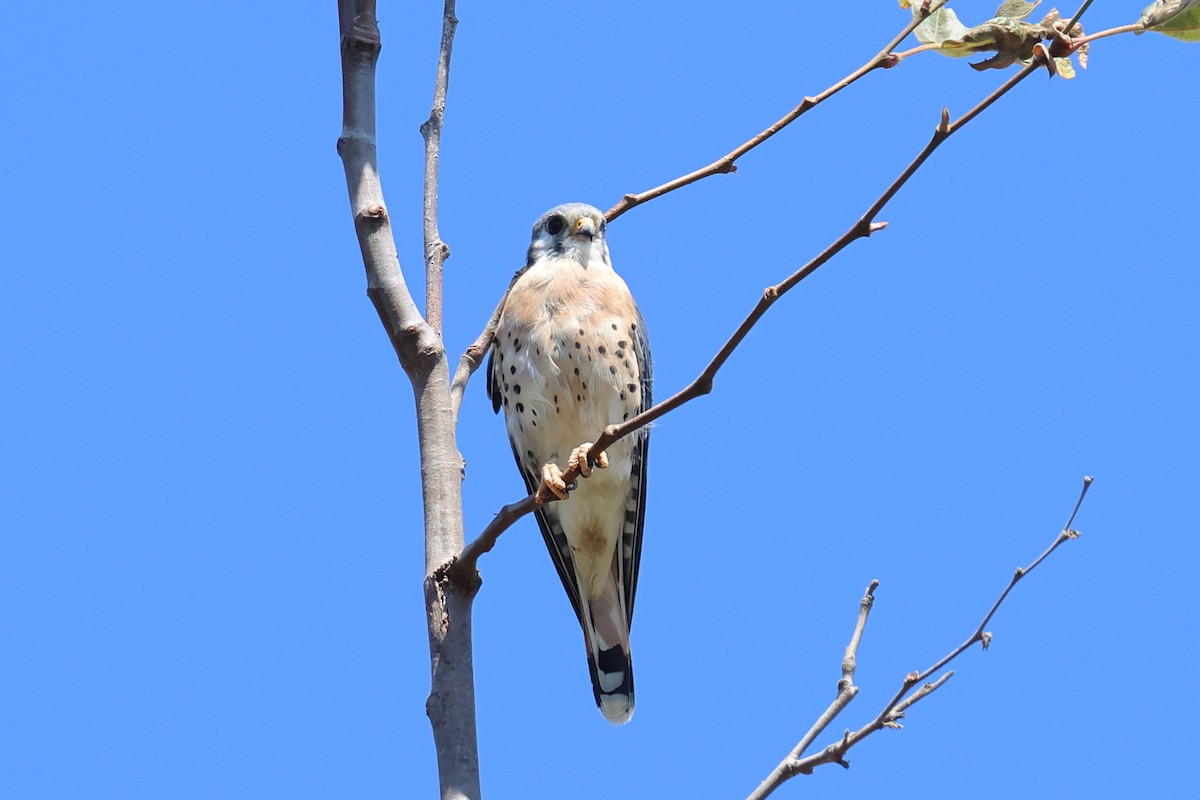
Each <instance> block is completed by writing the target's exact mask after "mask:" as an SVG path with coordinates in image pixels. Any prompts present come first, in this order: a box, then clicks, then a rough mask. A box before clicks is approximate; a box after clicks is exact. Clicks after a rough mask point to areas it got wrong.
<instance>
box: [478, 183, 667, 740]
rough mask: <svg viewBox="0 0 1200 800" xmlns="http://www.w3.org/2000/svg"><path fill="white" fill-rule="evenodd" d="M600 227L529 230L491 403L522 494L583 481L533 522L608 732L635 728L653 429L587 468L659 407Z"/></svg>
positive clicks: (576, 207) (580, 217) (638, 329)
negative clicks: (617, 427)
mask: <svg viewBox="0 0 1200 800" xmlns="http://www.w3.org/2000/svg"><path fill="white" fill-rule="evenodd" d="M604 229H605V224H604V215H603V214H602V213H601V212H600V211H599V210H598V209H596V208H593V207H592V206H589V205H584V204H583V203H568V204H566V205H561V206H558V207H557V208H552V209H551V210H550V211H547V212H546V214H545V215H544V216H542V218H541V219H539V220H538V221H537V224H535V225H534V226H533V241H532V242H531V243H530V245H529V256H528V259H527V260H526V262H525V268H524V269H523V270H521V272H520V273H519V274H518V277H517V279H516V282H515V283H514V284H513V286H512V289H511V290H510V291H509V294H508V299H507V301H506V302H505V304H504V309H503V311H502V312H501V315H500V321H499V325H498V326H497V328H496V338H495V340H494V342H493V345H492V350H491V355H490V363H489V364H488V385H487V391H488V397H490V398H491V400H492V406H493V407H494V408H495V409H496V411H499V410H500V408H501V407H503V408H504V419H505V422H506V423H507V426H508V436H509V441H510V442H511V443H512V449H513V455H515V456H516V458H517V466H518V467H519V468H520V470H521V477H523V478H524V479H525V486H526V487H527V488H528V489H529V491H530V492H531V493H534V492H537V493H538V495H539V497H540V498H545V497H548V496H549V494H550V493H553V494H555V495H558V496H559V497H560V498H566V496H567V495H566V493H567V488H568V487H567V486H566V485H565V484H564V483H563V480H562V473H563V471H564V470H566V469H568V468H569V467H570V465H572V464H575V463H578V464H579V467H580V470H581V474H582V475H583V476H584V477H585V478H586V480H582V481H580V482H579V485H578V488H576V489H575V490H574V491H572V492H571V495H570V497H569V498H568V499H565V500H563V501H562V502H553V503H545V504H542V505H541V506H540V507H539V508H538V509H537V512H536V514H537V521H538V526H539V527H540V528H541V529H542V537H543V538H544V539H545V540H546V546H547V548H548V549H549V550H550V557H551V559H553V561H554V566H555V567H557V569H558V575H559V577H560V578H562V582H563V586H564V587H565V588H566V590H567V596H568V597H570V599H571V605H572V606H573V607H574V608H575V614H576V616H578V617H579V623H580V625H581V626H582V627H583V638H584V644H585V646H586V648H587V658H588V666H589V668H590V669H591V673H592V689H593V692H594V694H595V696H596V705H598V706H599V707H600V712H601V713H602V714H603V715H604V718H605V719H607V720H608V721H609V722H613V723H615V724H618V725H619V724H623V723H625V722H628V721H629V719H630V717H632V716H633V662H632V661H631V658H630V648H629V626H630V622H631V620H632V619H633V599H634V591H635V589H636V587H637V574H638V561H639V560H640V558H641V552H642V523H643V520H644V519H645V510H646V502H645V501H646V454H647V447H648V445H649V433H648V431H647V429H646V428H643V429H641V430H640V431H638V432H637V433H635V434H632V435H630V436H627V437H625V438H624V439H621V440H620V441H618V442H617V443H615V444H613V445H612V446H611V447H609V448H608V450H607V451H606V452H604V453H600V454H599V455H598V456H596V457H595V458H594V459H593V460H594V461H595V462H596V463H595V466H596V467H599V468H600V469H593V468H592V467H590V466H589V465H588V453H589V452H590V450H591V439H592V438H594V437H595V436H597V435H599V434H600V432H601V431H603V430H604V428H605V427H606V426H608V425H610V424H612V423H619V422H621V421H623V420H626V419H629V418H630V417H632V416H633V415H635V414H637V413H638V412H639V411H643V410H645V409H647V408H649V407H650V405H651V400H650V345H649V343H648V342H647V340H646V328H645V325H644V324H643V322H642V315H641V313H639V311H638V308H637V305H636V304H635V303H634V302H633V296H632V295H631V294H630V293H629V287H627V286H626V285H625V281H623V280H621V278H620V276H618V275H617V273H615V272H613V268H612V262H611V261H610V260H609V255H608V244H607V242H606V241H605V237H604Z"/></svg>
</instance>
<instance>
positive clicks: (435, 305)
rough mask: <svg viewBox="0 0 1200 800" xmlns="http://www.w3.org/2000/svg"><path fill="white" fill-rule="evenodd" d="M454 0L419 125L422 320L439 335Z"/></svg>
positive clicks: (445, 16) (448, 8)
mask: <svg viewBox="0 0 1200 800" xmlns="http://www.w3.org/2000/svg"><path fill="white" fill-rule="evenodd" d="M454 3H455V0H446V6H445V11H444V13H443V14H442V44H441V47H440V48H439V50H438V63H437V77H436V78H435V79H434V82H433V107H432V108H431V109H430V111H429V119H427V120H426V121H425V122H423V123H422V124H421V136H422V137H423V138H424V139H425V192H424V202H423V209H424V226H423V229H424V235H425V319H426V320H428V322H429V325H430V327H431V328H433V329H434V331H436V332H437V333H438V335H439V336H440V335H441V333H442V267H443V266H444V265H445V263H446V259H447V258H449V257H450V248H449V247H447V246H446V243H445V242H443V241H442V235H441V232H440V231H439V230H438V167H439V165H440V162H441V155H442V154H441V151H442V121H443V119H444V118H445V116H446V90H447V89H448V88H449V85H450V53H451V51H452V50H453V49H454V31H455V29H456V28H457V27H458V19H457V18H455V16H454Z"/></svg>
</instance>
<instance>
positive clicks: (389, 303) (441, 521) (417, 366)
mask: <svg viewBox="0 0 1200 800" xmlns="http://www.w3.org/2000/svg"><path fill="white" fill-rule="evenodd" d="M453 6H454V3H453V2H452V0H447V4H446V7H447V12H446V17H448V18H451V19H446V20H445V21H444V23H443V37H442V48H441V52H440V54H439V59H438V78H437V82H436V88H435V91H434V97H435V99H434V114H433V116H432V117H431V119H433V118H434V117H436V118H437V124H436V126H431V130H430V133H429V134H427V135H426V166H427V174H426V203H425V220H426V228H425V230H426V244H427V246H426V251H427V256H428V255H432V258H431V259H430V261H432V262H434V263H433V267H432V268H431V269H427V274H428V275H429V276H430V284H429V285H430V286H432V287H433V291H431V292H430V294H429V297H430V314H431V317H432V318H433V319H435V321H436V320H437V319H438V318H440V316H441V310H440V309H441V305H440V304H441V277H440V275H441V263H442V261H444V259H445V252H444V245H441V243H440V239H439V238H438V236H437V225H436V222H437V205H436V202H437V141H438V139H437V137H436V135H431V134H435V133H436V131H440V108H441V106H442V105H444V102H445V89H446V85H447V72H446V70H448V68H449V63H450V44H451V41H452V36H453V31H454V24H453V22H452V17H453V13H452V12H453ZM338 20H339V24H340V30H341V51H342V98H343V107H342V113H343V126H342V135H341V137H340V138H339V139H338V153H339V154H340V155H341V157H342V164H343V166H344V168H345V171H346V185H347V188H348V190H349V193H350V205H351V209H352V211H353V214H354V224H355V229H356V230H357V231H358V240H359V247H360V249H361V250H362V256H363V264H364V266H365V267H366V271H367V294H368V296H369V297H370V298H371V301H372V302H373V303H374V304H375V308H376V310H377V311H378V313H379V318H380V320H381V321H382V322H383V326H384V329H385V330H386V331H387V334H388V337H389V339H390V340H391V342H392V346H393V347H394V348H395V350H396V354H397V356H398V357H399V359H400V363H401V364H402V365H403V367H404V370H405V372H406V373H407V374H408V376H409V379H410V381H411V383H412V387H413V395H414V398H415V400H416V406H417V433H418V436H419V441H420V451H421V499H422V505H423V509H424V525H425V575H426V577H425V602H426V611H427V622H428V636H429V656H430V663H431V666H432V669H431V673H432V674H431V679H430V691H429V699H428V701H427V702H426V713H427V714H428V715H429V719H430V722H431V724H432V726H433V738H434V745H435V747H436V748H437V757H438V779H439V782H440V785H441V794H442V797H443V798H444V800H459V798H478V797H479V794H480V792H479V748H478V744H477V736H476V730H475V675H474V667H473V663H472V659H471V602H472V600H473V598H474V596H475V592H476V590H477V588H478V584H477V583H474V584H472V583H471V582H469V581H450V580H447V576H446V574H445V572H444V571H443V570H441V569H439V568H440V567H441V566H442V565H444V564H446V563H448V562H450V561H451V560H452V559H453V557H454V556H455V554H457V553H458V552H459V551H461V550H462V546H463V522H462V482H461V460H460V458H459V455H458V447H457V445H456V443H455V439H454V428H455V424H454V416H453V414H451V413H450V368H449V364H448V363H447V360H446V350H445V348H444V347H443V346H442V341H441V336H440V334H439V332H438V331H437V329H436V327H435V326H433V325H430V324H429V323H427V322H426V321H425V320H424V319H423V318H422V317H421V314H420V312H419V311H418V310H417V307H416V304H415V303H414V302H413V298H412V295H411V294H410V292H409V290H408V286H407V285H406V284H405V282H404V276H403V274H402V272H401V270H400V262H399V259H398V257H397V256H396V243H395V238H394V236H393V233H392V228H391V222H390V218H389V216H388V212H387V206H386V205H385V204H384V200H383V190H382V186H381V184H380V180H379V169H378V162H377V153H376V139H375V64H376V61H377V60H378V57H379V51H380V42H381V40H380V35H379V26H378V24H377V23H376V19H375V2H374V0H339V2H338ZM430 243H433V246H430ZM439 324H440V323H439Z"/></svg>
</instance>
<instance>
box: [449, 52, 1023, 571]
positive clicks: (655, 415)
mask: <svg viewBox="0 0 1200 800" xmlns="http://www.w3.org/2000/svg"><path fill="white" fill-rule="evenodd" d="M1045 63H1046V54H1045V50H1042V51H1041V52H1039V53H1038V54H1037V55H1035V58H1034V61H1033V63H1032V64H1030V65H1029V66H1027V67H1025V68H1024V69H1022V70H1020V71H1019V72H1017V73H1016V74H1015V75H1013V76H1012V77H1011V78H1009V79H1008V80H1007V81H1005V82H1004V83H1003V84H1002V85H1001V86H1000V87H999V88H997V89H996V90H995V91H993V92H992V93H991V94H990V95H988V96H987V97H985V98H984V99H983V100H981V101H980V102H979V104H978V105H976V106H975V107H974V108H972V109H971V110H969V111H968V112H967V113H965V114H963V115H962V117H960V118H959V119H957V120H955V121H954V122H953V123H951V122H950V113H949V111H947V110H946V109H945V108H943V109H942V119H941V122H940V123H939V124H938V126H937V128H936V129H935V130H934V134H933V138H932V139H930V140H929V144H927V145H925V148H924V149H923V150H922V151H921V152H920V153H918V154H917V157H916V158H915V159H913V161H912V163H910V164H909V165H908V167H907V168H906V169H905V170H904V171H903V172H902V173H901V174H900V176H899V177H898V178H896V180H894V181H893V182H892V184H891V185H890V186H888V188H887V189H886V190H884V192H883V194H881V195H880V196H879V198H878V199H877V200H876V201H875V202H874V203H873V204H872V205H871V207H870V208H869V209H867V212H866V213H865V214H864V215H863V216H862V217H861V218H860V219H859V220H858V221H857V222H856V223H854V225H852V226H851V227H850V229H849V230H847V231H846V232H845V233H844V234H842V235H841V236H840V237H839V238H838V239H837V240H835V241H834V242H833V243H832V244H831V245H829V247H827V248H825V250H823V251H822V252H821V253H820V254H818V255H817V256H816V257H815V258H813V259H812V260H811V261H809V262H808V263H807V264H805V265H804V266H803V267H801V268H800V269H798V270H796V271H795V272H794V273H792V274H791V275H789V276H788V277H787V278H786V279H785V280H783V281H782V282H781V283H779V284H776V285H775V286H768V287H767V288H766V289H764V290H763V294H762V297H761V298H760V299H759V301H758V303H757V305H755V306H754V308H753V309H751V311H750V313H749V314H748V315H747V316H746V318H745V319H744V320H742V323H741V325H739V326H738V327H737V330H735V331H734V332H733V334H732V335H731V336H730V337H729V339H728V341H726V342H725V344H724V345H723V346H722V347H721V349H720V351H718V352H717V354H716V356H714V357H713V359H712V361H711V362H709V364H708V366H707V367H705V368H704V371H703V372H701V373H700V375H699V376H697V377H696V379H695V380H693V381H692V382H691V383H690V384H688V385H687V386H686V387H684V388H683V389H682V390H680V391H679V392H676V393H675V394H674V395H672V396H671V397H669V398H667V399H666V400H664V401H662V402H661V403H657V404H656V405H654V406H652V407H651V408H648V409H647V410H645V411H643V412H642V413H640V414H637V415H636V416H633V417H630V418H629V419H628V420H626V421H624V422H622V423H621V424H619V425H609V426H608V427H607V428H605V429H604V431H603V432H602V433H601V434H600V435H599V436H597V437H596V440H595V442H594V443H593V446H592V449H591V452H592V453H593V454H599V453H601V452H603V451H604V449H605V448H607V447H609V446H610V445H611V444H612V443H613V442H616V441H617V440H619V439H621V438H623V437H625V436H628V435H629V434H631V433H633V432H634V431H636V430H638V429H639V428H642V427H644V426H646V425H649V424H650V423H652V422H654V421H655V420H657V419H659V418H660V417H662V416H664V415H666V414H668V413H670V412H671V411H674V410H675V409H676V408H679V407H680V406H682V405H683V404H685V403H687V402H689V401H691V400H695V399H696V398H697V397H701V396H703V395H706V394H708V393H709V392H711V391H712V387H713V380H714V379H715V378H716V375H717V372H718V371H719V370H720V369H721V367H722V366H723V365H724V364H725V362H726V361H727V360H729V357H730V356H731V355H733V351H734V350H736V349H737V347H738V345H740V344H741V343H742V341H743V340H744V339H745V338H746V336H747V334H749V333H750V331H751V329H752V328H754V326H755V325H756V324H757V323H758V321H759V320H760V319H762V317H763V316H764V315H765V314H766V313H767V311H768V309H770V307H771V306H772V305H773V304H774V303H775V301H776V300H778V299H779V298H780V297H782V296H783V295H785V294H787V292H789V291H790V290H791V289H793V288H794V287H795V286H796V284H798V283H800V282H801V281H802V280H804V279H805V278H807V277H808V276H809V275H811V274H812V273H813V272H815V271H816V270H817V268H818V267H820V266H821V265H822V264H824V263H826V262H827V261H829V260H830V259H832V258H833V257H834V256H835V255H837V254H838V253H840V252H841V251H842V250H844V249H845V248H846V247H847V246H848V245H849V244H850V243H851V242H853V241H855V240H856V239H860V238H865V237H867V236H870V235H871V234H872V233H875V232H876V231H880V230H882V229H883V228H885V227H887V223H886V222H875V221H874V220H875V217H877V216H878V215H879V212H880V211H882V210H883V207H884V206H885V205H887V203H888V201H890V200H891V199H892V198H893V197H894V196H895V195H896V193H897V192H898V191H900V188H901V187H903V186H904V184H905V183H907V182H908V179H909V178H911V177H912V176H913V174H914V173H915V172H916V171H917V170H918V169H919V168H920V167H921V165H922V164H924V163H925V161H926V159H928V158H929V156H931V155H932V154H933V152H934V151H935V150H936V149H937V148H938V146H939V145H941V144H942V142H944V141H946V140H947V139H949V138H950V137H951V136H952V135H954V133H956V132H957V131H958V130H960V129H961V128H962V127H963V126H964V125H966V124H967V123H968V122H970V121H971V120H972V119H974V118H975V117H977V116H979V114H981V113H982V112H983V111H984V110H985V109H986V108H987V107H988V106H990V105H991V104H992V103H994V102H996V101H997V100H999V99H1000V98H1001V97H1003V96H1004V95H1005V94H1007V93H1008V92H1009V91H1011V90H1012V89H1013V88H1014V87H1015V86H1016V85H1017V84H1019V83H1020V82H1021V81H1023V80H1025V78H1027V77H1029V76H1030V75H1031V74H1033V72H1034V71H1035V70H1036V69H1038V67H1040V66H1043V65H1044V64H1045ZM485 333H487V331H486V330H485ZM481 338H482V337H481ZM589 460H591V459H589ZM562 477H563V480H564V481H565V482H566V483H567V484H568V486H569V485H571V484H572V483H574V482H575V480H576V479H578V478H579V468H578V467H577V466H576V467H571V468H569V469H567V470H565V471H564V472H563V476H562ZM551 501H553V498H551ZM536 507H537V503H536V500H535V495H532V494H531V495H529V496H528V497H526V498H525V499H524V500H520V501H518V502H515V503H511V504H509V505H507V506H505V507H504V509H503V511H502V512H501V513H500V514H497V515H496V517H495V518H493V520H492V522H491V523H489V524H488V526H487V527H486V528H484V530H483V531H482V532H481V533H480V534H479V536H478V537H477V539H476V540H475V541H472V542H471V544H470V546H468V547H467V548H466V549H465V550H464V551H463V552H462V554H461V555H460V556H459V557H458V559H457V560H456V563H455V564H454V565H453V567H452V571H453V572H454V573H455V574H457V575H463V576H468V575H473V574H474V570H475V567H476V561H477V559H478V558H479V556H480V555H482V554H483V553H486V552H487V551H489V550H491V549H492V547H493V546H494V545H495V542H496V539H497V538H498V537H499V536H500V534H502V533H503V532H504V531H505V530H507V529H508V528H509V527H510V526H511V525H512V524H513V523H514V522H516V521H517V520H518V519H520V518H521V517H523V516H524V515H526V514H528V513H529V512H531V511H533V510H534V508H536Z"/></svg>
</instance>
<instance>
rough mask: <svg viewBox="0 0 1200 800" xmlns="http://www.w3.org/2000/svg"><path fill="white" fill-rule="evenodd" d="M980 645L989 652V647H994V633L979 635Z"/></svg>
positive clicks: (987, 632)
mask: <svg viewBox="0 0 1200 800" xmlns="http://www.w3.org/2000/svg"><path fill="white" fill-rule="evenodd" d="M979 644H980V645H982V646H983V649H984V650H987V649H988V648H989V647H991V646H992V632H991V631H984V632H983V633H981V634H979Z"/></svg>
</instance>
